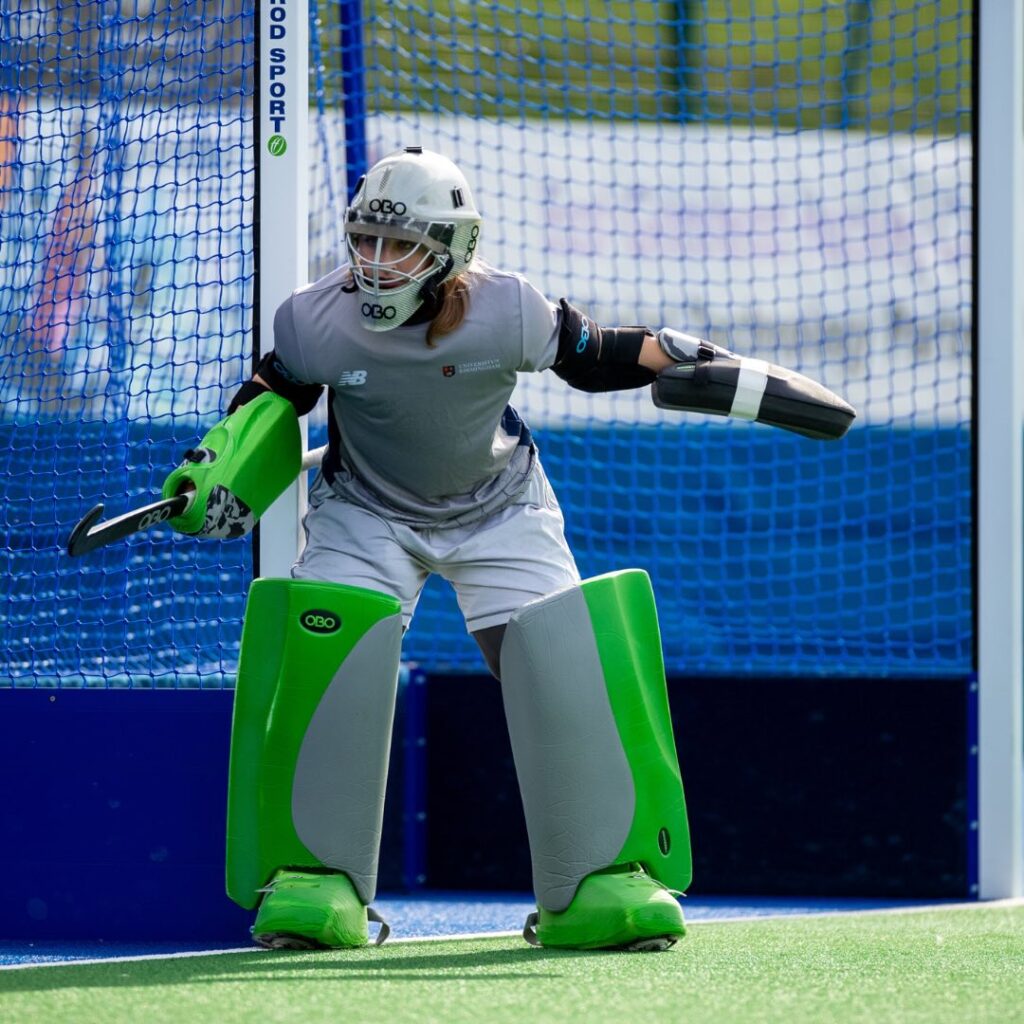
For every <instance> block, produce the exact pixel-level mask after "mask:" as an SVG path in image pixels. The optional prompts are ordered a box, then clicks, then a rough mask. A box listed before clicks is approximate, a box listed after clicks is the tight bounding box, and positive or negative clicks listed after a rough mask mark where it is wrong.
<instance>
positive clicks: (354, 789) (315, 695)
mask: <svg viewBox="0 0 1024 1024" xmlns="http://www.w3.org/2000/svg"><path fill="white" fill-rule="evenodd" d="M401 643H402V614H401V605H400V603H399V602H398V601H397V600H396V599H395V598H392V597H388V596H386V595H384V594H379V593H377V592H375V591H372V590H364V589H362V588H359V587H346V586H341V585H339V584H334V583H321V582H318V581H315V580H290V579H259V580H256V581H255V582H254V583H253V584H252V586H251V587H250V589H249V600H248V604H247V606H246V612H245V626H244V628H243V631H242V649H241V656H240V660H239V666H238V681H237V684H236V689H235V708H234V720H233V724H232V732H231V766H230V777H229V783H228V828H227V891H228V895H229V896H230V897H231V898H232V899H233V900H234V901H235V902H236V903H240V904H241V905H242V906H243V907H248V908H250V909H251V908H253V907H255V906H256V904H257V903H258V902H259V899H260V895H259V890H260V889H261V888H263V887H264V886H265V885H266V884H267V883H268V882H269V881H270V879H271V877H272V875H273V874H274V872H275V871H276V870H277V869H278V868H298V869H311V870H314V871H315V870H317V869H322V868H331V869H333V870H336V871H344V872H345V874H347V875H348V877H349V878H350V879H351V880H352V884H353V885H354V886H355V889H356V892H357V893H358V894H359V898H360V899H361V900H362V901H363V903H366V904H368V903H370V902H371V901H372V899H373V897H374V894H375V892H376V887H377V858H378V853H379V850H380V834H381V824H382V820H383V815H384V788H385V783H386V781H387V767H388V754H389V751H390V749H391V726H392V721H393V719H394V709H395V693H396V689H397V685H398V668H399V654H400V650H401Z"/></svg>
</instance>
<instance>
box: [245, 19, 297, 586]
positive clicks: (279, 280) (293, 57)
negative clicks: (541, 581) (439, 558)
mask: <svg viewBox="0 0 1024 1024" xmlns="http://www.w3.org/2000/svg"><path fill="white" fill-rule="evenodd" d="M257 20H258V24H259V50H258V55H257V60H256V72H255V74H256V82H255V92H256V97H255V106H256V112H255V131H254V133H253V134H254V140H253V141H254V145H255V147H256V166H257V178H256V209H255V211H254V215H255V233H256V246H255V249H256V294H255V295H254V297H253V299H254V303H255V306H256V310H257V311H258V319H257V325H258V327H257V329H258V338H257V340H258V343H259V352H261V353H266V352H269V351H270V350H271V349H272V348H273V347H274V311H275V310H276V309H277V307H278V306H279V305H280V304H281V303H282V302H283V301H284V300H285V299H286V298H287V297H288V296H289V295H290V294H291V293H292V291H294V290H295V289H296V288H297V287H299V286H300V285H303V284H305V283H306V282H307V280H308V272H307V264H308V230H309V229H308V225H307V220H308V211H309V173H308V166H309V163H308V146H307V140H308V121H309V100H308V96H309V84H308V81H309V6H308V3H307V0H259V3H258V5H257ZM300 424H301V429H302V444H303V449H305V446H306V437H307V434H306V421H305V419H302V420H300ZM305 505H306V476H305V473H303V474H301V475H300V476H299V479H298V480H297V481H296V482H295V483H294V484H292V485H291V486H290V487H289V488H288V489H287V490H286V491H285V493H284V494H283V495H282V496H281V497H280V498H278V500H277V501H276V502H274V504H273V505H272V506H271V507H270V508H269V509H268V510H267V512H266V513H264V515H263V518H262V520H261V521H260V524H259V527H258V533H257V539H256V547H255V550H254V561H255V565H254V575H258V576H287V575H288V573H289V570H290V568H291V565H292V562H294V561H295V557H296V555H297V554H298V552H299V547H300V544H301V532H302V531H301V521H302V513H303V511H304V510H305Z"/></svg>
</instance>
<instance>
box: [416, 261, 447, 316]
mask: <svg viewBox="0 0 1024 1024" xmlns="http://www.w3.org/2000/svg"><path fill="white" fill-rule="evenodd" d="M454 266H455V260H454V258H453V257H452V254H451V253H450V252H449V253H446V254H445V257H444V260H443V261H442V262H441V266H439V267H438V268H437V270H435V271H434V272H433V273H432V274H431V275H430V277H428V278H427V279H426V280H425V281H424V282H423V285H422V286H421V287H420V291H419V295H418V296H417V298H419V300H420V301H421V302H422V303H423V304H424V305H425V306H435V305H437V292H438V289H439V288H440V287H441V282H442V281H443V280H444V279H445V278H446V277H447V276H448V274H449V273H450V272H451V269H452V267H454Z"/></svg>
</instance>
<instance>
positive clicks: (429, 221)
mask: <svg viewBox="0 0 1024 1024" xmlns="http://www.w3.org/2000/svg"><path fill="white" fill-rule="evenodd" d="M480 223H481V222H480V215H479V213H477V211H476V209H475V207H474V205H473V202H472V196H471V194H470V192H469V186H468V185H466V183H465V178H464V177H463V176H462V172H461V171H459V169H458V168H457V167H456V166H455V165H454V164H453V163H451V161H450V160H448V159H447V158H445V157H442V156H440V155H439V154H436V153H430V152H429V151H423V150H420V149H418V148H416V147H410V149H408V150H406V151H405V152H402V153H393V154H391V156H389V157H386V158H385V159H384V160H381V161H380V162H379V163H377V164H375V165H374V166H373V167H372V168H371V169H370V170H369V171H368V172H367V174H366V177H365V178H363V179H362V181H361V182H360V184H359V186H358V187H357V189H356V195H355V197H354V198H353V200H352V203H351V205H350V206H349V208H348V210H347V211H346V217H345V236H346V239H345V240H346V248H347V251H348V258H349V264H350V266H351V269H352V277H353V280H354V282H355V284H356V286H357V287H358V288H359V290H360V292H362V294H363V296H364V299H365V301H364V302H363V303H362V306H361V310H360V312H361V317H362V321H363V326H364V327H366V328H367V329H369V330H372V331H386V330H389V329H390V328H393V327H398V326H400V325H401V324H403V323H405V321H406V320H408V319H409V317H411V316H412V315H413V313H415V312H416V310H417V309H418V308H419V307H420V306H421V305H422V302H423V299H422V297H421V295H422V294H424V293H423V288H424V285H425V284H427V283H428V282H430V284H429V287H431V288H434V287H437V286H438V285H440V284H441V282H442V281H444V280H447V279H448V278H450V277H454V276H455V275H457V274H460V273H462V272H464V271H465V270H466V269H467V267H468V266H469V264H470V263H471V261H472V259H473V257H474V255H475V249H476V245H477V238H478V236H479V234H480Z"/></svg>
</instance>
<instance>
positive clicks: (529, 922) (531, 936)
mask: <svg viewBox="0 0 1024 1024" xmlns="http://www.w3.org/2000/svg"><path fill="white" fill-rule="evenodd" d="M539 920H540V915H539V914H538V913H537V912H536V911H534V913H532V914H527V915H526V923H525V924H524V925H523V938H524V939H526V941H527V942H528V943H529V944H530V945H531V946H539V945H540V939H538V938H537V922H538V921H539Z"/></svg>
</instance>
